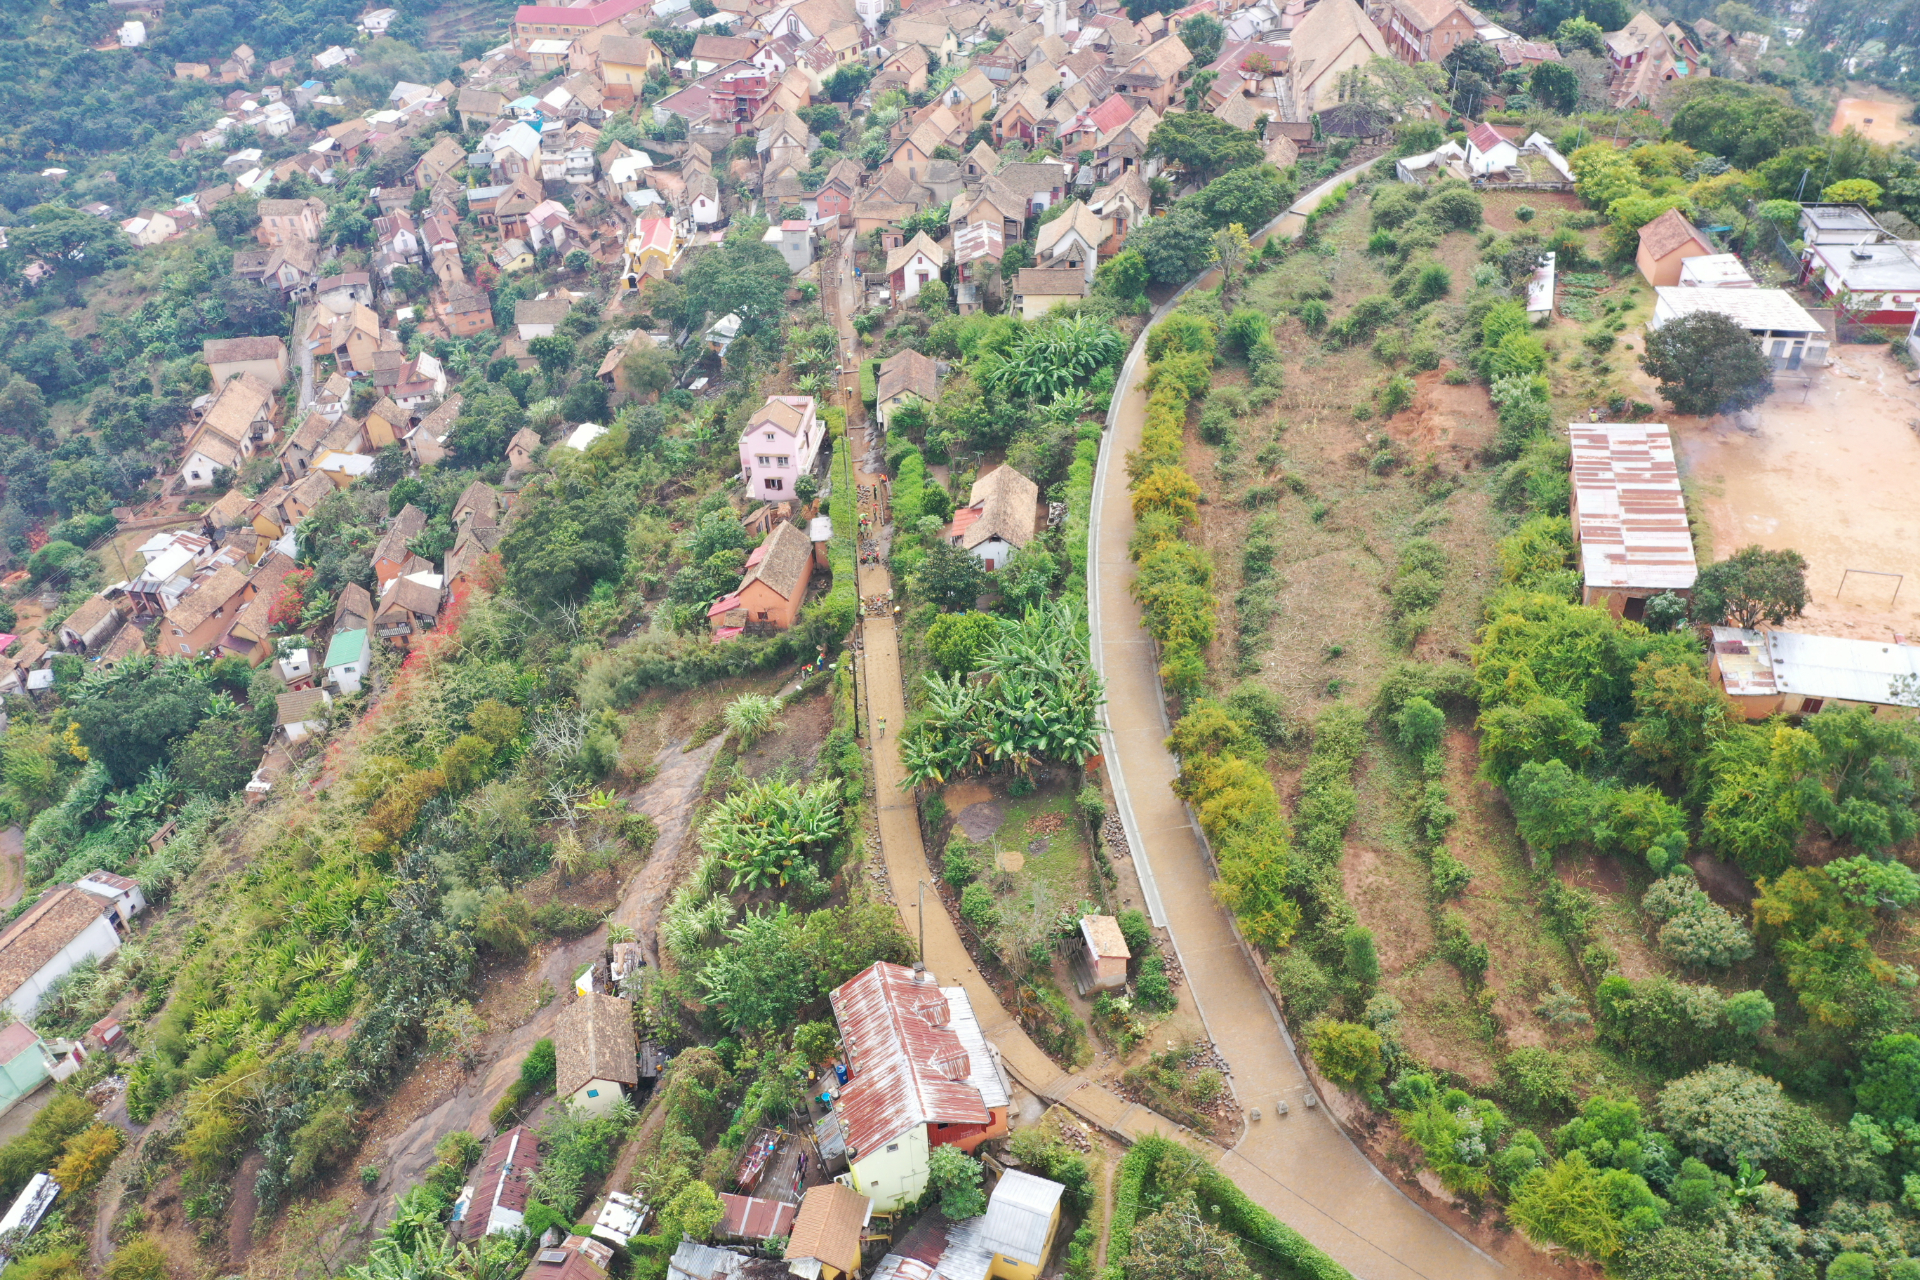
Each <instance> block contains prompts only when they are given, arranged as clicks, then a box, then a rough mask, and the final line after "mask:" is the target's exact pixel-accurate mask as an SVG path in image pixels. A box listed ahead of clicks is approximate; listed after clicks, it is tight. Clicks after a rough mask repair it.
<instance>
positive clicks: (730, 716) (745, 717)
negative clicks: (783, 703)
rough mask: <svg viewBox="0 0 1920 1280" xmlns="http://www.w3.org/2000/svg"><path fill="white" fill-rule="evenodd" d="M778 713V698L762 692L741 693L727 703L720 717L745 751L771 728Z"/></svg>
mask: <svg viewBox="0 0 1920 1280" xmlns="http://www.w3.org/2000/svg"><path fill="white" fill-rule="evenodd" d="M779 714H780V700H779V699H778V698H770V697H768V696H767V695H766V694H764V693H743V694H741V695H740V696H739V697H737V698H735V699H734V700H733V701H732V702H729V703H728V704H727V708H726V710H725V711H724V712H722V713H721V719H722V720H723V721H724V722H725V723H726V726H727V728H728V729H729V730H730V731H731V732H732V733H733V737H734V740H735V741H736V742H737V743H739V745H740V750H742V751H745V750H747V749H748V748H750V747H752V746H753V744H754V743H756V742H758V741H759V740H760V738H761V737H762V735H764V734H765V733H766V732H767V731H768V730H770V729H772V728H773V727H774V724H775V719H776V717H777V716H779Z"/></svg>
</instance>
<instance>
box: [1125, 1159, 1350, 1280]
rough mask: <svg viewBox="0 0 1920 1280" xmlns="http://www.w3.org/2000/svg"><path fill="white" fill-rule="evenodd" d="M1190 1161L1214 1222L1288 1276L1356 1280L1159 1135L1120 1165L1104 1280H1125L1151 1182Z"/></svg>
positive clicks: (1263, 1269)
mask: <svg viewBox="0 0 1920 1280" xmlns="http://www.w3.org/2000/svg"><path fill="white" fill-rule="evenodd" d="M1170 1156H1171V1157H1185V1158H1186V1159H1187V1160H1190V1161H1192V1162H1193V1164H1194V1165H1195V1166H1196V1168H1197V1173H1198V1176H1197V1178H1196V1179H1195V1181H1194V1187H1193V1190H1194V1198H1195V1200H1196V1202H1197V1203H1198V1204H1199V1206H1200V1208H1201V1210H1202V1212H1203V1214H1204V1215H1205V1217H1206V1218H1207V1220H1208V1221H1211V1222H1213V1223H1215V1224H1216V1225H1218V1226H1219V1227H1220V1228H1221V1229H1223V1230H1225V1231H1226V1232H1228V1233H1229V1234H1231V1235H1235V1236H1238V1237H1239V1238H1240V1239H1241V1241H1242V1243H1243V1245H1246V1244H1251V1245H1253V1246H1255V1247H1257V1248H1258V1249H1260V1250H1261V1251H1262V1252H1264V1253H1266V1254H1267V1255H1268V1258H1269V1259H1271V1261H1272V1262H1275V1263H1278V1264H1279V1266H1280V1267H1281V1268H1284V1269H1285V1272H1284V1273H1283V1274H1291V1275H1293V1276H1296V1277H1299V1280H1353V1276H1352V1274H1351V1273H1350V1272H1348V1270H1347V1269H1346V1268H1345V1267H1343V1266H1341V1265H1340V1264H1339V1263H1337V1262H1335V1261H1334V1260H1333V1259H1332V1258H1329V1257H1328V1256H1327V1255H1326V1254H1324V1253H1322V1252H1321V1251H1320V1250H1319V1249H1316V1248H1315V1247H1314V1246H1313V1245H1312V1244H1310V1243H1309V1242H1308V1241H1307V1239H1306V1237H1305V1236H1302V1235H1301V1234H1300V1233H1299V1232H1298V1231H1295V1230H1294V1229H1293V1228H1292V1227H1290V1226H1288V1225H1287V1224H1286V1223H1284V1222H1282V1221H1280V1219H1278V1218H1276V1217H1274V1216H1273V1215H1272V1214H1271V1213H1268V1212H1267V1211H1266V1210H1265V1209H1262V1208H1261V1207H1260V1206H1259V1205H1257V1204H1255V1203H1254V1202H1253V1201H1252V1200H1250V1199H1248V1198H1247V1195H1246V1193H1245V1192H1243V1191H1241V1190H1240V1188H1239V1187H1236V1186H1234V1185H1233V1180H1232V1179H1230V1178H1228V1177H1227V1176H1226V1175H1225V1174H1223V1173H1221V1172H1220V1171H1219V1170H1218V1169H1216V1168H1214V1167H1213V1166H1212V1165H1210V1164H1208V1163H1207V1162H1206V1161H1204V1160H1202V1159H1201V1158H1200V1157H1199V1156H1198V1155H1195V1154H1194V1153H1193V1152H1190V1151H1188V1150H1187V1149H1186V1148H1185V1147H1182V1146H1180V1145H1179V1144H1177V1143H1174V1142H1172V1141H1169V1140H1168V1139H1166V1138H1162V1137H1160V1136H1158V1135H1155V1134H1149V1135H1148V1136H1146V1137H1144V1138H1142V1139H1140V1141H1139V1142H1137V1143H1135V1144H1134V1146H1133V1149H1132V1150H1131V1151H1129V1152H1127V1154H1126V1157H1125V1158H1124V1159H1122V1160H1121V1161H1120V1176H1119V1178H1118V1180H1117V1181H1116V1183H1115V1186H1114V1196H1113V1225H1112V1229H1111V1230H1110V1231H1109V1232H1108V1235H1107V1257H1108V1259H1109V1261H1108V1263H1107V1265H1106V1267H1105V1268H1104V1270H1103V1272H1102V1276H1101V1280H1124V1277H1125V1274H1126V1273H1125V1270H1124V1269H1123V1267H1122V1262H1121V1261H1120V1260H1124V1259H1125V1258H1126V1256H1127V1253H1128V1252H1129V1251H1130V1250H1131V1249H1132V1247H1133V1229H1134V1225H1135V1223H1136V1222H1137V1221H1138V1220H1139V1217H1140V1207H1141V1206H1140V1201H1141V1199H1142V1197H1143V1196H1144V1195H1145V1193H1146V1191H1147V1188H1148V1182H1149V1181H1150V1179H1151V1178H1152V1177H1153V1174H1154V1172H1155V1170H1156V1169H1157V1168H1158V1167H1159V1165H1160V1163H1161V1161H1163V1160H1165V1159H1167V1158H1168V1157H1170ZM1256 1270H1258V1271H1259V1272H1260V1273H1261V1274H1262V1275H1267V1274H1272V1273H1273V1272H1274V1271H1275V1270H1276V1268H1274V1267H1273V1266H1271V1265H1268V1266H1259V1267H1257V1268H1256Z"/></svg>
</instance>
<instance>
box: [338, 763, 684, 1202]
mask: <svg viewBox="0 0 1920 1280" xmlns="http://www.w3.org/2000/svg"><path fill="white" fill-rule="evenodd" d="M719 751H720V739H719V738H715V739H714V740H713V741H711V742H709V743H707V744H706V745H704V746H701V747H698V748H696V749H694V750H693V751H691V752H686V753H683V752H682V751H681V750H680V747H679V746H677V745H676V746H669V747H667V748H665V749H664V750H662V751H661V752H660V753H659V755H658V756H656V757H655V758H654V775H653V779H652V781H650V782H648V783H647V785H646V786H644V787H641V788H640V789H639V790H638V791H636V792H634V793H633V794H632V795H630V796H629V797H627V801H628V803H629V804H630V805H631V806H632V807H633V808H634V809H635V810H637V811H638V812H641V813H645V814H647V815H648V816H649V817H651V818H652V819H653V820H654V822H655V823H656V824H657V825H658V827H659V829H660V838H659V839H658V840H657V841H656V842H655V843H654V847H653V855H652V857H650V858H649V859H648V860H647V865H646V866H645V867H643V868H641V870H640V872H639V874H637V875H635V876H634V877H633V879H632V880H630V881H629V882H628V883H627V887H626V890H625V892H624V893H623V894H622V895H621V900H620V905H619V906H618V907H616V908H614V911H613V919H614V920H615V921H616V922H618V923H621V924H627V925H630V926H632V927H633V929H634V931H635V934H636V936H637V937H638V938H639V939H640V940H641V942H642V943H643V944H644V945H645V946H646V947H647V949H648V951H649V953H652V952H654V950H655V939H654V931H655V929H656V928H657V927H658V925H659V922H660V913H661V911H662V910H664V909H665V906H666V903H667V900H668V898H669V896H670V895H671V893H672V890H673V886H674V884H675V882H676V881H677V879H678V875H677V868H678V867H680V866H681V865H683V864H684V862H685V860H686V856H687V849H688V846H689V843H690V842H689V839H688V836H689V834H690V828H691V822H692V818H693V810H694V806H695V804H696V803H697V802H698V800H699V798H700V792H701V786H702V784H703V783H704V782H705V780H706V776H707V769H708V768H709V767H710V766H711V765H712V764H713V758H714V756H715V755H717V754H718V753H719ZM606 945H607V930H606V927H605V926H604V925H603V926H601V927H600V928H598V929H595V930H594V931H593V932H592V933H590V934H587V935H586V936H585V937H583V938H577V939H575V940H574V941H572V942H569V943H564V944H562V945H560V946H557V947H555V948H554V949H553V950H552V951H551V952H550V953H548V955H547V956H546V958H545V959H544V960H543V961H542V963H541V965H540V970H539V972H538V973H537V974H532V975H529V976H528V982H529V983H537V982H546V983H548V984H549V985H550V986H551V987H552V989H553V990H554V991H555V992H557V993H558V994H557V995H556V996H555V998H554V999H552V1000H549V1001H548V1002H547V1003H546V1004H545V1005H542V1006H541V1007H540V1008H538V1009H536V1010H535V1011H534V1012H533V1015H532V1017H530V1018H528V1019H527V1020H526V1021H525V1022H523V1023H521V1024H520V1025H519V1026H516V1027H512V1028H506V1029H502V1030H499V1031H496V1032H494V1033H493V1034H492V1035H490V1036H489V1037H488V1038H487V1042H486V1044H485V1045H484V1046H483V1048H482V1051H481V1060H480V1065H479V1066H478V1067H476V1068H475V1069H474V1070H473V1071H471V1072H468V1073H467V1074H466V1075H464V1076H461V1077H459V1078H458V1082H457V1084H456V1085H455V1086H454V1087H452V1088H451V1089H449V1090H448V1091H447V1092H446V1093H445V1094H444V1096H443V1100H442V1101H441V1102H440V1103H439V1105H437V1106H435V1107H434V1108H433V1109H432V1110H430V1111H427V1112H424V1113H422V1114H421V1115H419V1116H416V1117H415V1118H414V1119H413V1120H412V1121H411V1122H410V1123H408V1124H407V1125H406V1127H405V1128H403V1129H401V1130H400V1132H398V1133H396V1134H395V1135H394V1136H393V1137H392V1138H390V1139H389V1140H388V1141H387V1144H386V1147H385V1149H384V1151H382V1153H381V1154H380V1157H379V1164H380V1168H381V1176H380V1181H379V1182H378V1183H377V1184H376V1185H375V1187H374V1191H373V1194H372V1195H370V1196H369V1197H368V1198H367V1199H366V1200H365V1201H364V1202H362V1204H361V1206H360V1222H361V1225H362V1226H363V1227H367V1228H371V1227H376V1226H378V1225H379V1224H381V1223H383V1222H385V1221H386V1220H387V1218H388V1217H390V1216H391V1215H392V1213H393V1205H394V1202H395V1200H396V1199H397V1198H398V1197H399V1196H401V1195H403V1194H404V1193H405V1192H406V1191H407V1190H408V1189H409V1188H411V1187H412V1186H413V1185H414V1184H415V1183H417V1182H418V1181H420V1178H421V1177H422V1175H424V1174H425V1172H426V1170H427V1169H428V1168H429V1167H430V1166H431V1165H432V1163H433V1161H434V1154H433V1149H434V1146H435V1145H436V1144H437V1143H438V1142H439V1141H440V1139H442V1138H444V1137H445V1136H446V1135H448V1134H449V1133H453V1132H456V1131H457V1130H462V1129H464V1130H466V1131H467V1132H469V1133H472V1134H473V1135H475V1136H476V1137H481V1138H484V1137H485V1136H486V1135H487V1134H488V1133H489V1132H491V1130H492V1123H491V1121H490V1119H489V1117H490V1116H491V1114H492V1112H493V1107H494V1104H495V1103H497V1102H499V1100H500V1095H501V1094H503V1093H505V1092H506V1091H507V1086H508V1085H510V1084H512V1083H513V1081H514V1080H515V1079H516V1078H517V1077H518V1076H519V1074H520V1062H521V1059H523V1058H525V1057H526V1056H527V1050H528V1049H531V1048H532V1047H533V1042H534V1041H536V1040H539V1039H541V1038H542V1037H546V1036H551V1035H552V1034H553V1027H554V1023H555V1022H556V1021H557V1020H558V1019H559V1017H560V1011H561V1010H562V1009H563V1008H565V1007H566V1005H567V1001H568V999H569V998H570V997H569V994H568V993H569V991H570V989H571V987H572V985H573V975H574V973H575V972H576V971H577V970H578V969H579V968H580V966H581V965H582V964H585V963H587V962H588V961H589V960H591V959H593V958H594V957H596V956H598V955H600V954H602V953H603V952H604V951H605V950H606ZM608 1185H610V1186H611V1185H616V1184H614V1183H611V1182H610V1183H609V1184H608Z"/></svg>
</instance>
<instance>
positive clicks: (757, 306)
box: [681, 236, 792, 328]
mask: <svg viewBox="0 0 1920 1280" xmlns="http://www.w3.org/2000/svg"><path fill="white" fill-rule="evenodd" d="M791 283H792V273H791V272H789V271H788V270H787V263H786V260H785V259H784V258H782V257H781V256H780V251H779V250H778V249H775V248H774V247H773V246H772V245H770V244H764V243H762V242H761V241H760V240H758V239H757V238H748V237H745V236H742V237H739V238H735V237H732V236H729V237H728V238H727V240H726V242H725V243H724V244H722V245H721V246H719V247H718V248H712V249H707V250H704V251H702V252H699V253H696V254H694V255H693V256H692V260H691V261H690V262H688V263H687V265H686V267H685V268H684V270H683V271H682V273H681V285H682V286H683V287H684V289H685V291H686V292H685V295H684V296H685V304H684V305H685V307H686V312H685V316H684V318H685V320H686V322H687V323H688V324H690V325H697V324H699V323H701V321H702V320H703V319H704V318H706V317H708V316H712V317H715V318H717V317H720V316H724V315H727V314H729V313H731V314H734V315H738V316H739V317H740V318H741V319H742V320H743V321H746V322H747V323H748V324H750V325H752V326H753V327H755V328H758V327H761V326H763V325H766V324H768V323H770V322H772V321H773V320H774V319H776V318H777V317H778V316H779V315H780V313H781V312H782V311H783V310H784V309H785V308H786V292H787V288H788V286H789V285H790V284H791Z"/></svg>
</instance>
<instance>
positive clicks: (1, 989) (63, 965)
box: [0, 884, 120, 1019]
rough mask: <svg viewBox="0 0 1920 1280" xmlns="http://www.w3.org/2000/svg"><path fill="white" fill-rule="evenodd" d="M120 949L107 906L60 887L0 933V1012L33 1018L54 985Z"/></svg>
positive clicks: (68, 887)
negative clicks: (85, 963) (76, 968)
mask: <svg viewBox="0 0 1920 1280" xmlns="http://www.w3.org/2000/svg"><path fill="white" fill-rule="evenodd" d="M119 949H120V931H119V930H117V929H115V928H114V927H113V920H112V917H111V915H110V914H109V908H108V906H107V904H106V903H105V902H103V901H101V900H100V899H99V898H96V897H95V896H94V895H92V894H91V893H88V892H87V891H86V890H84V889H80V888H76V887H75V886H73V885H70V884H67V885H61V886H60V887H59V888H57V889H54V890H51V891H50V892H48V893H47V894H46V896H44V897H42V898H41V899H40V901H38V902H36V903H35V904H34V905H33V906H32V907H30V908H28V910H27V911H26V913H25V914H24V915H22V916H21V917H20V918H19V919H17V920H15V921H14V922H13V923H12V924H10V925H8V926H7V928H6V931H5V932H4V933H0V1007H3V1008H5V1009H6V1010H7V1011H8V1012H9V1013H11V1014H13V1016H14V1017H16V1018H23V1019H24V1018H31V1017H32V1016H33V1014H34V1011H35V1010H37V1009H38V1008H39V1007H40V1000H41V997H43V996H44V995H45V994H46V992H47V988H49V987H51V986H52V985H53V984H54V982H55V981H57V980H58V979H60V978H61V977H63V976H65V975H66V974H68V973H70V972H72V970H73V968H74V966H76V965H78V964H80V963H81V962H83V961H86V960H99V959H104V958H105V957H107V956H110V955H112V954H113V953H114V952H116V951H118V950H119Z"/></svg>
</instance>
